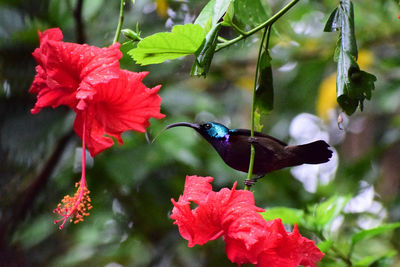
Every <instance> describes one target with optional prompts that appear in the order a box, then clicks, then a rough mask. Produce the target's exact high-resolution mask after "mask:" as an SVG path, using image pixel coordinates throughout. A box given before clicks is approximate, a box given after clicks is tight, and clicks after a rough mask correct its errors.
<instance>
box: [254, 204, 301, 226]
mask: <svg viewBox="0 0 400 267" xmlns="http://www.w3.org/2000/svg"><path fill="white" fill-rule="evenodd" d="M261 215H262V216H263V217H264V219H265V220H266V221H270V220H274V219H276V218H281V219H282V223H286V224H295V223H300V222H301V220H302V218H303V215H304V212H303V211H302V210H298V209H292V208H286V207H275V208H269V209H268V210H267V211H265V212H263V213H261Z"/></svg>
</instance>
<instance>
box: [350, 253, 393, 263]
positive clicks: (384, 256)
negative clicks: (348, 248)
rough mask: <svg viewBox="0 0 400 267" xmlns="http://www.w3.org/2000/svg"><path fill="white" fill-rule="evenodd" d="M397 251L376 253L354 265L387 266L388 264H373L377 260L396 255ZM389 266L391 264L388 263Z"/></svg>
mask: <svg viewBox="0 0 400 267" xmlns="http://www.w3.org/2000/svg"><path fill="white" fill-rule="evenodd" d="M396 254H397V251H396V250H389V251H386V252H385V253H384V254H377V255H376V254H374V255H369V256H366V257H364V258H362V259H361V260H358V261H356V262H355V263H354V266H356V267H363V266H386V265H373V264H375V263H377V262H380V261H382V260H384V259H388V258H389V259H390V258H393V257H394V256H396ZM388 266H391V264H388Z"/></svg>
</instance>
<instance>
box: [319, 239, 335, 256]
mask: <svg viewBox="0 0 400 267" xmlns="http://www.w3.org/2000/svg"><path fill="white" fill-rule="evenodd" d="M332 245H333V241H332V240H325V241H322V242H320V243H318V244H317V247H318V248H319V250H321V251H322V252H323V253H327V252H328V251H329V249H330V248H331V247H332Z"/></svg>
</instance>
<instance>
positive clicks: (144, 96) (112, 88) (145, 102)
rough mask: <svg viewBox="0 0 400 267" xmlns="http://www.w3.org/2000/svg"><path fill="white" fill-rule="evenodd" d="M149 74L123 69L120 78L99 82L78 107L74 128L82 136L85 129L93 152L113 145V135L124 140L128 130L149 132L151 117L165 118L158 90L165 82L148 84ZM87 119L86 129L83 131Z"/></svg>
mask: <svg viewBox="0 0 400 267" xmlns="http://www.w3.org/2000/svg"><path fill="white" fill-rule="evenodd" d="M147 74H148V72H140V73H135V72H130V71H126V70H121V71H120V73H119V78H118V79H114V80H111V81H110V82H109V83H107V84H99V85H97V86H95V94H93V95H92V97H91V98H92V100H91V101H89V102H88V104H86V107H83V110H80V109H79V108H80V106H79V107H78V108H77V109H76V112H77V117H76V120H75V123H74V130H75V132H76V133H77V134H78V135H79V136H80V137H81V138H82V133H83V132H85V137H86V145H87V147H88V149H89V151H90V153H91V155H92V156H95V155H97V154H98V153H100V152H101V151H103V150H104V149H107V148H109V147H110V146H112V145H113V144H114V141H113V139H112V138H111V137H114V138H116V139H117V141H118V142H119V143H120V144H122V143H123V142H122V138H121V134H122V133H123V132H124V131H127V130H135V131H138V132H145V131H146V128H147V127H148V126H149V125H150V123H149V122H148V120H149V118H150V117H153V118H157V119H161V118H164V115H163V114H161V113H160V104H161V97H160V96H159V95H158V94H157V92H158V90H159V89H160V87H161V86H160V85H159V86H156V87H154V88H152V89H149V88H147V87H146V86H145V85H144V84H143V83H142V80H143V78H144V77H145V76H146V75H147ZM78 96H79V94H78ZM85 119H86V131H83V123H84V120H85Z"/></svg>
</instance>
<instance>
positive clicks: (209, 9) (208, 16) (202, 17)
mask: <svg viewBox="0 0 400 267" xmlns="http://www.w3.org/2000/svg"><path fill="white" fill-rule="evenodd" d="M231 1H232V0H211V1H210V2H208V4H207V5H206V6H205V7H204V8H203V10H202V11H201V12H200V14H199V16H198V17H197V19H196V20H195V22H194V23H195V24H199V25H201V26H202V27H203V28H204V29H205V31H206V32H209V31H210V30H211V29H212V28H213V27H214V26H215V25H216V24H217V23H218V21H219V20H220V19H221V18H222V16H223V15H224V14H225V12H226V10H227V9H228V7H229V4H230V3H231Z"/></svg>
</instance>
